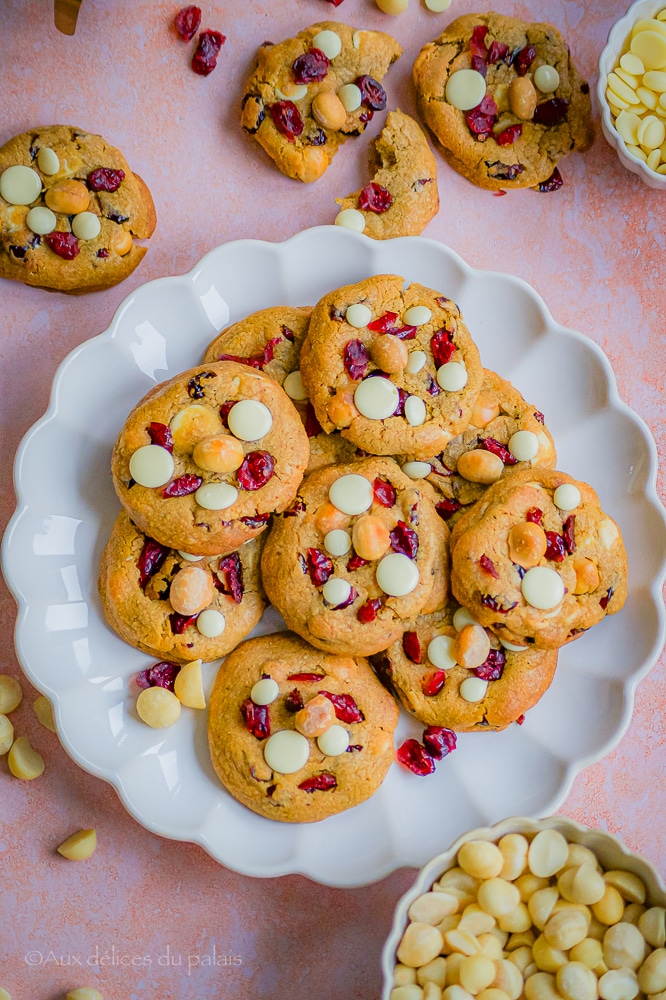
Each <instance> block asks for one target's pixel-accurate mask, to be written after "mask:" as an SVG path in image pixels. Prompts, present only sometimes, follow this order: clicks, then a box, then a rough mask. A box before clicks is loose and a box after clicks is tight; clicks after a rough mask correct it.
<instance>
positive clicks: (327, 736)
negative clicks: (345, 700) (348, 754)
mask: <svg viewBox="0 0 666 1000" xmlns="http://www.w3.org/2000/svg"><path fill="white" fill-rule="evenodd" d="M317 746H318V747H319V749H320V750H321V752H322V753H325V754H326V756H327V757H337V756H339V754H341V753H345V751H346V750H347V747H348V746H349V733H348V732H347V730H346V729H345V727H344V726H339V725H338V724H337V723H336V722H334V723H333V725H332V726H329V728H328V729H327V730H326V732H325V733H322V735H321V736H318V737H317Z"/></svg>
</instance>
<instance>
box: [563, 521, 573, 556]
mask: <svg viewBox="0 0 666 1000" xmlns="http://www.w3.org/2000/svg"><path fill="white" fill-rule="evenodd" d="M575 524H576V515H575V514H570V515H569V517H568V518H567V519H566V521H565V522H564V530H563V531H562V538H563V539H564V547H565V548H566V550H567V552H568V553H569V555H571V554H572V553H573V552H575V551H576V538H575V534H574V527H575Z"/></svg>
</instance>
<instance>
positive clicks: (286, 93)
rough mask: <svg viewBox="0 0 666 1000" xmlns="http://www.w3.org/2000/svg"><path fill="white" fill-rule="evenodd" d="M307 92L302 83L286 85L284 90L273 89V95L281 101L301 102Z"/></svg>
mask: <svg viewBox="0 0 666 1000" xmlns="http://www.w3.org/2000/svg"><path fill="white" fill-rule="evenodd" d="M307 92H308V88H307V87H306V86H305V84H303V83H286V84H285V85H284V89H283V90H280V88H279V87H276V88H275V93H276V94H277V96H278V97H279V98H280V100H281V101H302V100H303V98H304V97H305V95H306V94H307Z"/></svg>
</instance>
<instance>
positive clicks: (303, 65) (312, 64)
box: [292, 49, 331, 83]
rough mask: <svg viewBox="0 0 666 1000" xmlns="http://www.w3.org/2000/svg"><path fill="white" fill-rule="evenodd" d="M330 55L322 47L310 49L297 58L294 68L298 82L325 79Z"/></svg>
mask: <svg viewBox="0 0 666 1000" xmlns="http://www.w3.org/2000/svg"><path fill="white" fill-rule="evenodd" d="M330 65H331V64H330V62H329V61H328V57H327V56H326V55H324V53H323V52H322V51H321V49H310V50H309V52H304V53H303V55H302V56H299V57H298V59H296V60H295V62H294V65H293V66H292V70H293V73H294V80H295V81H296V83H314V82H315V81H316V80H323V79H324V77H325V76H326V74H327V73H328V68H329V66H330Z"/></svg>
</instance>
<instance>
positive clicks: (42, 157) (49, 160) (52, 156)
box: [37, 146, 60, 177]
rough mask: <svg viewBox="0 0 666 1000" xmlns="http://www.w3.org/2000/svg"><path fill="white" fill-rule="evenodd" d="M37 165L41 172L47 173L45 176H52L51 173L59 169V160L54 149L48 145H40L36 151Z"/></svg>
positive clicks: (55, 172)
mask: <svg viewBox="0 0 666 1000" xmlns="http://www.w3.org/2000/svg"><path fill="white" fill-rule="evenodd" d="M37 166H38V167H39V169H40V170H41V172H42V173H43V174H46V175H47V177H52V176H53V174H57V173H58V171H59V170H60V160H59V159H58V154H57V153H56V151H55V149H49V147H48V146H42V148H41V149H40V150H39V152H38V153H37Z"/></svg>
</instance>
